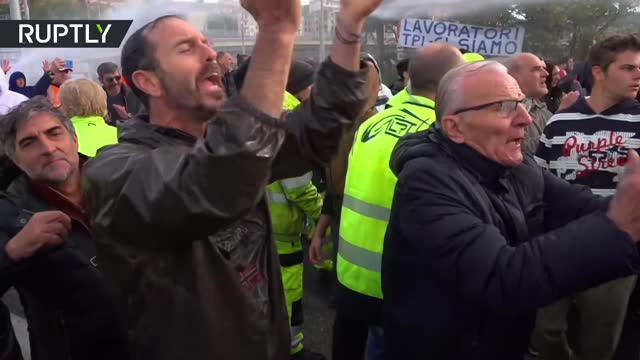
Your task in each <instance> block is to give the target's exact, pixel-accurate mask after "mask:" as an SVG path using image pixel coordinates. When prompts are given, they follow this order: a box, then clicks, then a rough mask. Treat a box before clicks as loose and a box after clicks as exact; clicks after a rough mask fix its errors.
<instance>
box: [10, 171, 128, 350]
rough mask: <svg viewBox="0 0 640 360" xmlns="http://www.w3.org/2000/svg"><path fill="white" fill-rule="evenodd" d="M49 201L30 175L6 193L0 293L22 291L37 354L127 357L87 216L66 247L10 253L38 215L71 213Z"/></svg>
mask: <svg viewBox="0 0 640 360" xmlns="http://www.w3.org/2000/svg"><path fill="white" fill-rule="evenodd" d="M50 193H51V194H54V193H53V192H50ZM52 199H53V198H52ZM49 200H51V199H44V198H43V197H42V196H41V195H40V193H39V192H38V191H36V190H35V187H34V185H33V184H32V183H31V182H30V181H28V180H27V179H26V177H25V176H24V175H21V176H19V177H18V178H17V179H16V180H15V181H14V182H13V183H12V184H11V186H10V187H9V189H8V190H7V192H6V193H3V194H0V294H4V293H5V292H6V291H7V289H8V288H9V287H11V286H14V287H15V288H16V289H17V290H18V293H19V294H20V299H21V301H22V304H23V306H24V309H25V314H26V317H27V321H28V323H29V340H30V345H31V356H32V358H33V359H38V360H47V359H51V360H67V359H125V358H127V341H126V333H125V329H124V327H123V326H122V325H121V323H120V322H119V318H118V317H117V312H116V307H115V305H114V302H113V300H112V299H111V297H110V295H109V293H108V292H107V287H106V286H105V284H104V282H103V280H102V276H101V275H100V273H99V272H98V269H97V267H96V265H97V263H96V259H95V245H94V243H93V239H92V237H91V230H90V229H89V228H88V225H87V224H86V223H85V222H84V221H82V219H79V218H78V217H74V216H73V215H71V217H72V224H71V231H70V232H69V236H68V237H67V238H66V239H65V243H64V245H62V246H59V247H55V248H49V249H42V250H41V251H39V252H37V253H36V254H35V255H34V256H33V257H31V258H30V259H27V260H23V261H18V262H16V261H13V260H11V259H10V258H9V257H8V255H7V253H6V252H5V247H6V244H7V242H8V241H9V240H10V239H11V238H13V237H14V236H15V235H16V234H17V233H18V232H20V231H21V230H22V228H23V227H24V226H25V225H26V224H27V223H28V222H29V219H30V218H31V217H32V216H33V214H35V213H37V212H40V211H51V210H61V211H63V212H65V213H67V211H65V209H64V207H62V208H61V207H59V206H57V205H58V204H63V203H62V202H56V204H52V203H51V201H49ZM68 215H69V214H68Z"/></svg>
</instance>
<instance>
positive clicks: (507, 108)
mask: <svg viewBox="0 0 640 360" xmlns="http://www.w3.org/2000/svg"><path fill="white" fill-rule="evenodd" d="M522 103H524V100H500V101H493V102H490V103H488V104H482V105H477V106H471V107H468V108H464V109H460V110H458V111H456V112H454V113H453V115H458V114H461V113H463V112H467V111H476V110H482V109H485V108H488V107H489V106H493V105H496V104H500V116H502V117H505V118H507V117H510V116H511V115H513V113H514V112H515V111H516V110H517V109H518V105H520V104H522Z"/></svg>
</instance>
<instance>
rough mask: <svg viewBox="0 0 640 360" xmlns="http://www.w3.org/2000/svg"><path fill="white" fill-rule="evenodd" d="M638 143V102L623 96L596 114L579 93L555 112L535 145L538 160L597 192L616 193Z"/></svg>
mask: <svg viewBox="0 0 640 360" xmlns="http://www.w3.org/2000/svg"><path fill="white" fill-rule="evenodd" d="M639 147H640V102H638V101H637V100H635V99H633V100H632V99H629V100H625V101H623V102H620V103H618V104H616V105H614V106H612V107H610V108H609V109H607V110H605V111H603V112H602V113H600V114H596V113H595V112H594V111H593V110H592V109H591V107H590V106H589V105H588V104H587V101H586V99H585V98H580V99H579V100H578V101H577V102H576V103H575V104H574V105H573V106H571V107H569V108H568V109H566V110H563V111H561V112H559V113H558V114H556V115H554V116H553V117H551V119H550V120H549V122H548V123H547V126H546V127H545V129H544V132H543V134H542V136H541V137H540V145H539V146H538V150H537V151H536V156H535V158H536V161H537V162H538V164H539V165H540V166H542V167H544V168H546V169H548V170H549V171H551V172H552V173H554V174H555V175H557V176H559V177H561V178H562V179H565V180H567V181H569V182H571V183H575V184H581V185H586V186H588V187H590V188H591V191H592V192H593V193H594V194H596V195H601V196H609V195H613V194H614V193H615V190H616V186H617V183H618V180H619V178H620V175H621V174H622V172H623V170H624V164H625V162H626V161H627V154H628V152H629V149H637V148H639Z"/></svg>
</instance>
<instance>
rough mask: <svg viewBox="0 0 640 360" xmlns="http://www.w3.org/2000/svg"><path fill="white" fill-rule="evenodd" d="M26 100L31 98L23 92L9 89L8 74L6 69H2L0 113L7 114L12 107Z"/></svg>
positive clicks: (0, 75)
mask: <svg viewBox="0 0 640 360" xmlns="http://www.w3.org/2000/svg"><path fill="white" fill-rule="evenodd" d="M25 100H29V99H28V98H27V97H26V96H24V95H22V94H19V93H17V92H14V91H11V90H9V82H8V81H7V78H6V75H5V73H4V71H2V70H0V115H4V114H6V113H7V112H9V110H11V108H13V107H14V106H17V105H18V104H20V103H21V102H23V101H25Z"/></svg>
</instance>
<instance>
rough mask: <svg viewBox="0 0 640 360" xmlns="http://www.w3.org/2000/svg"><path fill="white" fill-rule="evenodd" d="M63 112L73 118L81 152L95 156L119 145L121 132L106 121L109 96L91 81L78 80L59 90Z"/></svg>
mask: <svg viewBox="0 0 640 360" xmlns="http://www.w3.org/2000/svg"><path fill="white" fill-rule="evenodd" d="M60 103H61V106H60V109H61V110H62V111H63V112H64V113H65V114H66V115H67V116H68V117H70V118H71V122H72V123H73V127H74V128H75V130H76V135H77V136H78V143H79V144H78V152H79V153H80V154H82V155H84V156H86V157H94V156H95V155H96V152H97V151H98V149H100V148H102V147H104V146H107V145H112V144H116V143H117V142H118V130H117V129H116V128H115V127H114V126H110V125H108V124H107V122H106V121H105V118H108V117H109V113H108V111H107V94H106V93H105V92H104V90H102V88H101V87H100V85H98V84H96V83H95V82H93V81H91V80H89V79H75V80H71V81H68V82H66V83H65V84H64V85H62V87H61V88H60Z"/></svg>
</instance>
